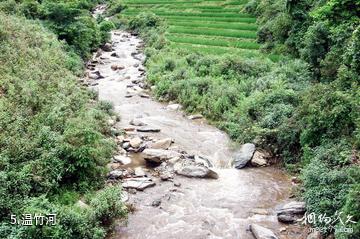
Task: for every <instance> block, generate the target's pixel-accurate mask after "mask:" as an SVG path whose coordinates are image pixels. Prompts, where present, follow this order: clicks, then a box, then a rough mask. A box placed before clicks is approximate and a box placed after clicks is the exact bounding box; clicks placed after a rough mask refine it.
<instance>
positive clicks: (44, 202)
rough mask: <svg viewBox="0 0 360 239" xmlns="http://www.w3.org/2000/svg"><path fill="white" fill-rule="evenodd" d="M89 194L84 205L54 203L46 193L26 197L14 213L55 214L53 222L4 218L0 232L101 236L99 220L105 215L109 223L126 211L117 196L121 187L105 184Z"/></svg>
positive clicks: (69, 238)
mask: <svg viewBox="0 0 360 239" xmlns="http://www.w3.org/2000/svg"><path fill="white" fill-rule="evenodd" d="M91 197H92V199H90V200H89V204H86V205H84V206H79V205H78V204H72V205H61V204H57V203H56V202H53V201H49V200H48V199H47V198H46V197H45V196H40V197H33V198H30V199H29V200H25V201H24V202H23V205H22V207H21V209H20V210H19V211H17V213H19V214H20V215H21V214H23V213H26V214H32V215H35V214H37V215H43V216H46V215H48V214H56V225H52V226H50V225H45V224H44V225H42V226H39V225H37V226H36V225H33V226H16V225H11V224H9V223H8V222H3V223H0V235H2V236H5V237H2V238H8V239H10V238H11V239H22V238H54V239H78V238H83V239H103V238H105V236H106V233H107V232H106V229H105V228H104V227H103V225H104V224H103V222H104V221H102V220H103V219H106V220H107V224H106V225H111V223H112V222H113V221H112V220H110V218H112V217H124V216H125V214H126V209H125V207H124V205H123V204H122V203H121V200H120V199H121V190H120V188H119V187H107V188H105V189H103V190H101V191H99V192H97V193H96V194H95V195H91ZM100 202H102V203H100ZM19 214H18V215H19ZM44 222H46V221H44Z"/></svg>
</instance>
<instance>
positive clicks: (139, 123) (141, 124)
mask: <svg viewBox="0 0 360 239" xmlns="http://www.w3.org/2000/svg"><path fill="white" fill-rule="evenodd" d="M130 124H131V125H134V126H145V125H146V124H145V123H144V122H142V121H141V120H139V119H132V120H130Z"/></svg>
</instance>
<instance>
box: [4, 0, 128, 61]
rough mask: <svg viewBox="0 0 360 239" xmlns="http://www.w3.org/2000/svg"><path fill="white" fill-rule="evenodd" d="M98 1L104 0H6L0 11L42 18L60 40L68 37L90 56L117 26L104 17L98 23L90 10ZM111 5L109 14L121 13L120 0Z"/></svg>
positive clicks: (68, 39)
mask: <svg viewBox="0 0 360 239" xmlns="http://www.w3.org/2000/svg"><path fill="white" fill-rule="evenodd" d="M99 2H101V1H99V0H75V1H65V0H61V1H52V0H45V1H39V0H22V1H13V0H6V1H3V2H1V3H0V10H2V11H4V12H7V13H12V14H18V15H24V16H26V17H27V18H32V19H41V20H43V22H44V24H45V25H46V26H47V27H48V28H50V29H51V30H52V31H53V32H55V33H56V34H57V35H58V38H59V39H60V40H65V41H66V42H67V43H68V44H69V45H70V47H71V49H72V50H73V51H74V52H76V53H77V54H79V55H80V56H81V57H83V58H87V57H89V56H90V53H91V51H93V50H95V49H96V48H97V47H98V46H99V45H101V44H103V43H104V42H105V41H107V40H108V39H109V35H108V31H109V30H111V29H112V28H113V27H114V25H113V24H112V23H111V22H108V21H105V20H104V19H103V18H101V21H99V22H98V23H97V21H96V19H94V18H93V17H92V15H91V12H90V10H91V9H92V8H94V7H95V6H96V4H98V3H99ZM108 7H109V8H108V11H107V12H106V14H107V15H114V14H116V13H119V12H121V11H122V10H123V8H124V6H123V4H122V3H121V2H120V1H118V0H112V1H109V3H108Z"/></svg>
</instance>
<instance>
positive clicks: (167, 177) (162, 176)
mask: <svg viewBox="0 0 360 239" xmlns="http://www.w3.org/2000/svg"><path fill="white" fill-rule="evenodd" d="M159 176H160V179H161V180H163V181H167V180H170V179H173V178H174V175H173V174H172V173H171V172H169V171H167V170H162V171H160V174H159Z"/></svg>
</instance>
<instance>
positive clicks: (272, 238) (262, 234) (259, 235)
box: [250, 224, 278, 239]
mask: <svg viewBox="0 0 360 239" xmlns="http://www.w3.org/2000/svg"><path fill="white" fill-rule="evenodd" d="M250 230H251V232H252V233H253V234H254V237H255V238H256V239H278V237H277V236H276V235H275V233H273V232H272V231H271V230H270V229H268V228H266V227H262V226H260V225H257V224H251V225H250Z"/></svg>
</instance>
